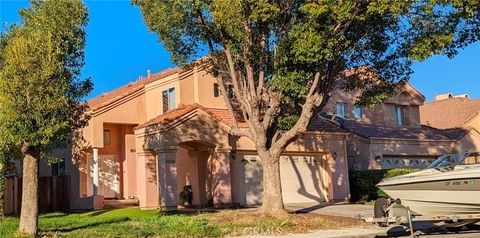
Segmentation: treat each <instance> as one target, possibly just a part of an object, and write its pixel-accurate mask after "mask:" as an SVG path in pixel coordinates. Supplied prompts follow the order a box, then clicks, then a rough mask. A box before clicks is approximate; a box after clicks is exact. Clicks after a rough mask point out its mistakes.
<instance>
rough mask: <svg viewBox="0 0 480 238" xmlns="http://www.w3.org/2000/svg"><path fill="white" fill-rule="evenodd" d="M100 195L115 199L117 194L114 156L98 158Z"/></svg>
mask: <svg viewBox="0 0 480 238" xmlns="http://www.w3.org/2000/svg"><path fill="white" fill-rule="evenodd" d="M99 157H100V158H99V183H100V184H99V187H100V191H99V192H100V195H103V196H104V197H105V198H116V197H117V194H118V179H119V178H118V174H117V159H116V156H115V155H100V156H99Z"/></svg>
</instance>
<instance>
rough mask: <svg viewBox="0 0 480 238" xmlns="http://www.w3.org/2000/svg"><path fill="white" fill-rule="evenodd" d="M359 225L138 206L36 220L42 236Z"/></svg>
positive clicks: (12, 233) (11, 221)
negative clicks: (150, 208) (140, 207)
mask: <svg viewBox="0 0 480 238" xmlns="http://www.w3.org/2000/svg"><path fill="white" fill-rule="evenodd" d="M357 225H363V223H361V222H359V221H356V220H354V219H347V218H338V217H331V216H321V215H313V214H289V215H286V216H284V217H280V218H272V217H266V216H262V215H260V214H258V213H256V212H255V211H254V210H222V211H219V212H174V213H161V212H159V211H157V210H149V211H142V210H140V209H139V208H123V209H113V210H100V211H91V212H82V213H49V214H44V215H41V216H40V235H41V236H44V237H56V236H57V237H58V236H61V237H224V236H238V235H278V234H286V233H302V232H308V231H311V230H318V229H335V228H341V227H346V226H357ZM17 227H18V217H6V218H4V219H2V220H0V237H19V235H18V234H17V233H16V229H17Z"/></svg>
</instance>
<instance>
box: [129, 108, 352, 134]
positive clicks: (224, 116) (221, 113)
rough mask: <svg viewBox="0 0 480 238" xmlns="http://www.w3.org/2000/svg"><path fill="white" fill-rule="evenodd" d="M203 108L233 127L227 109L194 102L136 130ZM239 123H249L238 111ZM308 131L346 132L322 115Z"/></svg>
mask: <svg viewBox="0 0 480 238" xmlns="http://www.w3.org/2000/svg"><path fill="white" fill-rule="evenodd" d="M197 109H198V110H202V111H204V112H206V113H208V114H209V115H210V116H212V117H213V118H214V119H215V120H217V121H219V122H221V123H223V124H225V125H227V126H229V127H232V120H231V118H230V115H229V113H228V110H227V109H219V108H206V107H203V106H202V105H200V104H197V103H194V104H189V105H180V106H179V107H178V108H175V109H173V110H171V111H168V112H166V113H164V114H162V115H159V116H157V117H155V118H153V119H151V120H149V121H147V122H145V123H143V124H141V125H138V126H137V127H135V130H137V129H142V128H146V127H149V126H153V125H165V124H168V123H170V122H172V121H175V120H177V119H179V118H181V117H183V116H184V115H186V114H188V113H190V112H192V111H194V110H197ZM236 118H237V123H238V127H239V128H248V124H247V123H246V121H245V120H244V119H243V116H242V115H241V113H240V112H237V113H236ZM307 131H319V132H330V133H345V132H346V131H345V130H343V129H342V128H340V126H336V125H335V124H334V123H332V122H329V121H327V120H324V119H322V118H321V117H319V116H317V117H314V118H313V119H312V120H311V121H310V124H309V125H308V127H307Z"/></svg>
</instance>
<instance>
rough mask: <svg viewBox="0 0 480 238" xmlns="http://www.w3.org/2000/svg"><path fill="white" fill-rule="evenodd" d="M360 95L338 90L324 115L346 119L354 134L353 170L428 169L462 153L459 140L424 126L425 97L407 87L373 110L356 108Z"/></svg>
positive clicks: (350, 151)
mask: <svg viewBox="0 0 480 238" xmlns="http://www.w3.org/2000/svg"><path fill="white" fill-rule="evenodd" d="M359 95H360V92H344V91H342V90H337V91H336V92H335V93H333V95H332V98H331V99H330V100H329V102H328V104H327V105H326V107H325V108H324V112H326V113H329V114H335V115H337V116H340V117H342V118H343V119H344V120H343V124H342V127H343V128H344V129H346V130H347V131H349V132H350V134H349V136H348V139H347V155H348V163H349V167H350V169H354V170H367V169H391V168H425V167H427V166H428V165H429V164H430V163H431V162H432V161H433V160H434V159H435V158H436V157H437V156H439V155H442V154H446V153H453V152H456V151H457V150H458V148H457V147H458V146H457V140H455V139H453V138H450V137H448V136H447V135H446V134H445V133H444V132H443V131H442V130H439V129H436V128H432V127H429V126H426V125H422V124H421V119H420V110H419V107H420V106H421V105H423V104H424V102H425V96H423V95H422V94H421V93H420V92H419V91H418V90H416V89H415V88H414V87H413V86H412V85H411V84H409V83H406V84H405V85H404V86H403V87H401V88H399V90H398V93H397V94H396V95H395V96H394V97H392V98H390V99H388V100H386V101H384V102H383V103H382V104H380V105H376V106H374V107H372V108H367V107H362V106H359V105H356V101H357V98H358V96H359Z"/></svg>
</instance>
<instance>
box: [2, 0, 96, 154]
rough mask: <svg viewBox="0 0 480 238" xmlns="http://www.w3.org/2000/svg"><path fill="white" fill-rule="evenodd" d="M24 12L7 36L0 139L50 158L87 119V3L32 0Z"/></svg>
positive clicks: (28, 151) (21, 11)
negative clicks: (82, 73)
mask: <svg viewBox="0 0 480 238" xmlns="http://www.w3.org/2000/svg"><path fill="white" fill-rule="evenodd" d="M19 14H20V16H21V19H22V22H21V23H20V24H13V25H11V26H10V27H9V29H8V30H7V31H6V33H5V35H4V36H3V40H2V41H3V47H2V50H1V56H0V57H1V59H2V64H1V68H0V76H1V77H0V141H2V143H5V144H8V145H11V146H12V145H13V146H16V147H17V148H21V149H23V153H31V154H32V155H35V156H36V157H37V158H46V157H47V153H48V152H49V151H50V150H51V149H52V148H53V147H57V146H59V145H61V144H63V143H65V141H68V140H69V139H70V138H71V136H72V131H73V130H74V129H76V128H79V127H82V126H83V125H84V123H85V117H84V116H83V112H84V111H85V106H84V105H82V104H80V103H79V100H80V99H81V98H82V97H83V96H85V95H86V94H87V93H88V92H90V90H91V88H92V84H91V82H90V80H89V79H86V80H83V79H81V78H79V74H80V70H81V67H82V66H83V65H84V47H85V31H84V27H85V25H86V24H87V9H86V8H85V6H84V5H83V3H82V2H81V1H80V0H74V1H71V0H61V1H37V0H32V1H31V8H28V9H22V10H20V12H19Z"/></svg>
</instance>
